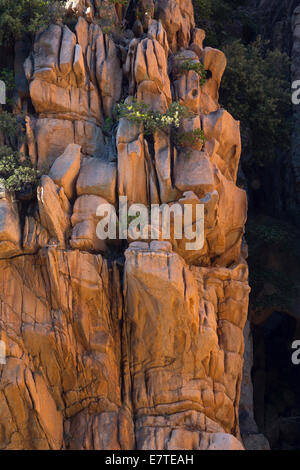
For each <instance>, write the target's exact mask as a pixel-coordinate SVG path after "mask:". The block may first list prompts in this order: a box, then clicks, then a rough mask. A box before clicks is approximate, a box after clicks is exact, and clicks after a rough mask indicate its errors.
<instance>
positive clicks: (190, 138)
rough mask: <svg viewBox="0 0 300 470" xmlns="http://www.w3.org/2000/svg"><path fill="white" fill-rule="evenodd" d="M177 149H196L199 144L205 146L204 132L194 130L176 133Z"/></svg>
mask: <svg viewBox="0 0 300 470" xmlns="http://www.w3.org/2000/svg"><path fill="white" fill-rule="evenodd" d="M174 141H175V145H176V146H177V147H191V148H193V147H195V146H196V145H198V144H199V143H201V144H202V145H204V144H205V137H204V132H203V130H202V129H193V130H192V131H189V132H178V131H177V132H176V133H175V137H174Z"/></svg>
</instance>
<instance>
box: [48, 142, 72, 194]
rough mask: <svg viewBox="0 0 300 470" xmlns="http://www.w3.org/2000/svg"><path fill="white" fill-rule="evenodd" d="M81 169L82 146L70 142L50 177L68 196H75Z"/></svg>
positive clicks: (53, 167) (55, 163)
mask: <svg viewBox="0 0 300 470" xmlns="http://www.w3.org/2000/svg"><path fill="white" fill-rule="evenodd" d="M79 169H80V146H79V145H76V144H69V145H68V146H67V147H66V150H65V151H64V153H63V154H62V155H61V156H60V157H58V158H57V159H56V160H55V162H54V164H53V165H52V167H51V170H50V172H49V176H50V178H52V180H53V181H54V183H55V184H57V186H61V187H62V188H63V189H64V191H65V195H66V196H67V198H68V199H69V200H70V201H71V200H72V199H74V197H75V184H76V180H77V177H78V174H79Z"/></svg>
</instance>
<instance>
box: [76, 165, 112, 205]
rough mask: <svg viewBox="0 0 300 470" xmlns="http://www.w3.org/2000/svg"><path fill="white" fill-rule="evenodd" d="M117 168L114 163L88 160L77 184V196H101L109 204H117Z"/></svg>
mask: <svg viewBox="0 0 300 470" xmlns="http://www.w3.org/2000/svg"><path fill="white" fill-rule="evenodd" d="M116 177H117V167H116V164H115V163H113V162H108V161H105V160H101V159H98V158H89V159H87V160H86V161H85V162H84V164H83V165H82V167H81V170H80V173H79V178H78V180H77V184H76V191H77V195H78V196H81V195H83V194H93V195H95V196H101V197H102V198H104V199H106V200H107V201H108V202H109V203H111V204H115V203H116Z"/></svg>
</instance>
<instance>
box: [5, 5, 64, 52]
mask: <svg viewBox="0 0 300 470" xmlns="http://www.w3.org/2000/svg"><path fill="white" fill-rule="evenodd" d="M64 3H65V1H64V0H55V1H54V0H1V2H0V45H8V44H12V43H14V41H15V40H17V39H20V38H21V37H22V35H23V34H24V33H28V34H30V35H34V34H35V33H36V32H37V31H39V30H40V29H43V28H45V27H46V26H48V25H49V24H51V23H53V22H54V23H55V22H56V20H57V19H58V18H59V17H61V16H62V15H63V13H64V9H63V4H64Z"/></svg>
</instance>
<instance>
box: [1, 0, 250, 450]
mask: <svg viewBox="0 0 300 470" xmlns="http://www.w3.org/2000/svg"><path fill="white" fill-rule="evenodd" d="M102 3H105V2H89V1H85V2H80V1H77V2H74V1H70V2H68V8H69V9H73V11H75V13H76V15H77V17H78V22H77V24H76V27H75V32H74V33H73V32H72V31H71V30H70V29H69V28H68V27H67V26H62V25H61V24H56V25H51V26H49V28H48V29H47V30H46V31H44V32H41V33H40V34H39V35H37V37H36V40H35V43H34V47H33V50H32V52H31V54H30V57H29V58H28V59H27V60H26V62H25V65H24V67H25V73H26V76H27V79H28V82H29V89H30V97H31V100H32V104H33V106H34V109H35V113H36V114H35V116H31V117H28V119H27V132H28V140H29V142H30V145H28V149H29V151H30V152H31V154H30V157H31V159H32V161H33V162H35V163H36V165H37V167H38V168H40V169H41V171H42V172H43V171H44V168H45V167H47V168H48V169H50V171H49V173H48V175H44V176H43V177H42V178H41V181H40V185H39V187H38V190H37V200H33V201H32V202H31V204H30V205H28V204H27V205H26V207H25V205H23V207H22V210H21V209H20V208H19V211H18V206H17V203H16V202H14V200H13V198H11V196H10V195H6V194H3V198H2V199H0V265H1V266H0V333H1V338H0V339H1V340H2V341H4V342H5V344H6V364H5V365H0V448H3V449H102V450H104V449H134V448H137V449H158V450H161V449H200V450H204V449H242V448H243V445H242V444H241V442H240V433H239V422H238V406H239V398H240V385H241V374H242V366H243V351H244V340H243V328H244V325H245V322H246V318H247V308H248V293H249V286H248V269H247V264H246V261H245V259H244V251H245V250H244V249H243V245H242V240H243V233H244V224H245V221H246V213H247V201H246V195H245V192H244V191H242V190H241V189H239V188H238V187H237V186H236V175H237V168H238V164H239V158H240V151H241V142H240V133H239V123H238V122H236V121H235V120H234V118H233V117H232V116H230V115H229V114H228V113H227V112H226V111H225V110H223V109H220V106H219V104H218V91H219V86H220V83H221V78H222V74H223V72H224V69H225V66H226V59H225V56H224V54H223V53H222V52H220V51H218V50H215V49H212V48H209V47H205V48H203V39H204V36H205V34H204V32H203V31H201V30H197V29H195V28H194V19H193V8H192V2H191V0H164V1H156V2H151V5H150V6H151V8H150V7H149V8H148V9H146V10H145V11H146V13H147V14H148V12H150V13H151V15H152V16H153V18H149V19H148V20H147V21H143V23H141V22H140V23H141V27H142V30H143V31H142V33H141V34H136V37H134V32H136V31H137V29H138V28H137V24H136V23H135V27H133V31H134V32H132V31H131V30H129V29H128V30H127V31H126V34H125V33H124V35H123V37H121V39H120V38H119V39H118V38H117V36H112V37H110V36H108V35H107V34H104V33H103V31H102V30H101V28H100V27H99V25H98V24H97V23H96V22H94V20H93V19H94V18H95V17H97V14H98V7H99V8H100V6H102V7H103V5H102ZM138 3H139V5H138V8H144V9H145V5H144V3H143V2H138ZM100 4H101V5H100ZM110 7H111V6H110ZM143 11H144V10H143ZM123 13H124V12H123ZM150 13H149V14H150ZM115 14H116V17H117V18H120V15H121V16H122V11H121V10H120V9H117V10H116V11H115ZM151 15H150V16H151ZM130 26H131V25H130V24H129V25H128V27H130ZM113 38H114V39H113ZM182 58H184V61H187V60H188V61H190V60H192V61H193V63H194V64H196V70H198V68H197V67H200V66H201V64H202V65H203V66H204V69H205V70H206V77H207V78H206V80H205V83H201V82H200V80H199V75H198V73H197V72H196V71H195V67H194V68H192V69H189V68H188V69H185V70H183V69H182V68H181V66H180V63H181V62H182V60H183V59H182ZM197 64H198V65H197ZM121 95H123V96H125V98H126V97H127V102H128V103H130V102H131V101H132V98H136V99H137V100H138V101H143V102H145V103H147V104H148V105H149V107H150V108H151V109H152V110H153V111H155V112H159V113H165V112H166V111H167V109H168V108H169V106H170V105H171V103H172V102H175V101H178V102H179V103H180V104H181V105H182V106H185V107H187V108H188V109H189V110H190V111H192V112H193V116H192V117H191V118H186V119H184V120H183V122H182V123H181V127H182V129H183V131H185V132H189V131H193V130H195V129H196V130H197V129H199V130H200V129H201V130H202V131H203V133H204V135H205V142H204V144H201V145H198V146H197V145H196V146H193V145H192V148H190V149H187V148H184V146H181V147H180V148H178V147H176V146H175V145H174V142H173V138H172V133H171V132H170V130H161V129H159V130H155V131H154V132H153V134H152V136H151V137H150V138H149V137H148V136H147V135H146V134H145V133H144V129H143V126H141V125H139V124H137V123H135V122H132V120H127V119H125V118H121V119H120V120H119V122H118V124H117V126H115V128H116V132H112V135H111V134H109V133H107V132H106V131H105V130H104V128H103V123H104V119H105V118H107V117H110V116H111V115H112V111H113V108H114V105H115V104H116V103H117V102H119V101H120V97H121ZM187 147H188V145H187ZM80 152H81V154H80ZM1 194H2V193H1ZM118 196H127V198H128V204H137V203H142V204H144V205H145V206H146V207H150V205H151V204H162V203H163V204H165V206H166V207H168V208H172V206H173V205H174V204H175V203H178V204H179V207H182V208H185V207H186V206H187V205H188V204H191V205H196V204H202V205H203V206H204V226H205V236H204V243H203V244H202V245H201V247H199V246H198V247H196V248H195V249H192V250H189V249H188V248H187V244H186V242H187V241H189V240H186V239H181V240H180V239H177V238H176V237H175V236H172V235H171V238H170V240H167V238H166V237H164V236H163V234H161V233H159V234H153V233H151V234H149V236H148V239H147V240H143V241H134V240H133V239H132V238H131V237H130V236H128V239H127V240H123V241H122V240H119V241H117V240H115V241H111V240H99V238H98V237H97V235H96V227H97V223H98V222H99V221H100V220H101V219H102V217H103V215H104V214H102V213H100V212H99V211H98V208H99V206H100V207H101V205H103V204H111V205H113V206H115V207H116V208H117V209H118ZM118 215H119V214H118ZM115 222H116V225H118V224H119V222H118V220H116V221H115ZM196 222H197V221H196V219H195V218H194V219H193V220H192V225H193V227H195V224H196ZM160 228H161V227H159V230H160ZM173 235H174V234H173Z"/></svg>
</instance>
